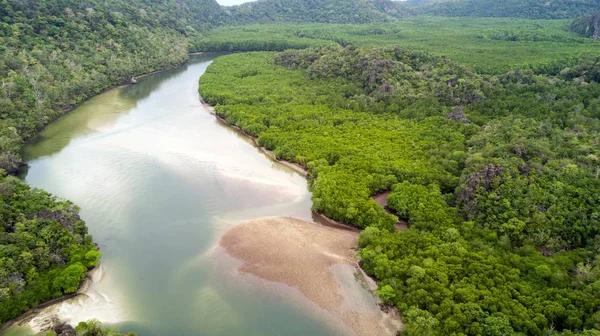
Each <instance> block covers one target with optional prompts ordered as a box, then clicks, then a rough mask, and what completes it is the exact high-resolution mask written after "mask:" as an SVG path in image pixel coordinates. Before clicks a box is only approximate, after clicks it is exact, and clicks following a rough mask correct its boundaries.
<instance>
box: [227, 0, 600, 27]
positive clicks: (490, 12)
mask: <svg viewBox="0 0 600 336" xmlns="http://www.w3.org/2000/svg"><path fill="white" fill-rule="evenodd" d="M598 11H600V3H598V2H597V1H595V0H552V1H547V0H452V1H449V0H409V1H391V0H356V1H347V0H310V1H306V0H258V1H254V2H250V3H245V4H241V5H238V6H231V7H226V8H225V17H226V20H227V23H228V24H233V25H240V24H254V23H274V22H283V23H290V22H313V23H369V22H384V21H390V20H393V19H394V18H403V17H407V16H418V15H434V16H451V17H514V18H528V19H573V18H576V17H579V16H582V15H588V14H590V13H595V12H598Z"/></svg>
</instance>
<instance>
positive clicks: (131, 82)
mask: <svg viewBox="0 0 600 336" xmlns="http://www.w3.org/2000/svg"><path fill="white" fill-rule="evenodd" d="M137 82H138V81H137V79H135V77H131V81H129V84H137Z"/></svg>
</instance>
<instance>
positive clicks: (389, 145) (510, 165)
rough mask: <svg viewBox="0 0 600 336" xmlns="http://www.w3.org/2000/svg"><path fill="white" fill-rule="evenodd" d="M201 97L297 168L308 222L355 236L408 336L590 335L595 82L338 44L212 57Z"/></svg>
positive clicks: (596, 227)
mask: <svg viewBox="0 0 600 336" xmlns="http://www.w3.org/2000/svg"><path fill="white" fill-rule="evenodd" d="M569 71H570V70H569ZM200 93H201V95H202V97H203V99H205V100H206V101H207V102H209V103H211V104H213V105H216V112H217V114H218V115H219V116H221V117H223V118H225V119H227V120H228V121H229V122H230V123H232V124H235V125H237V126H240V127H241V128H242V129H243V130H244V131H245V132H246V133H248V134H250V135H252V136H255V137H257V138H258V142H259V144H260V145H261V146H264V147H266V148H267V149H269V150H272V151H273V152H274V153H275V154H276V155H277V157H278V158H280V159H284V160H288V161H293V162H296V163H299V164H301V165H303V166H305V167H306V168H307V169H308V171H309V179H310V188H311V190H312V197H313V209H314V210H315V211H318V212H322V213H324V214H325V215H327V216H329V217H331V218H333V219H336V220H338V221H342V222H346V223H350V224H353V225H356V226H358V227H361V228H365V230H364V231H363V232H362V233H361V236H360V240H359V247H360V251H359V256H360V258H361V264H362V266H363V268H364V269H365V270H366V271H367V272H368V273H369V274H371V275H373V276H374V277H375V278H376V279H378V281H379V288H380V289H379V292H378V294H379V296H380V297H381V298H382V299H383V300H384V301H385V302H386V303H389V304H391V305H394V306H396V307H398V308H399V309H400V311H401V312H403V316H404V320H405V323H406V324H405V330H404V332H405V333H406V334H407V335H482V334H483V335H506V334H511V335H559V334H561V335H572V334H573V333H585V334H587V335H597V334H598V330H599V329H600V324H598V316H599V315H600V296H598V295H597V293H598V290H597V289H598V288H599V287H598V286H600V268H599V265H598V262H599V260H600V259H599V256H598V254H597V251H598V246H599V245H598V242H599V241H600V221H599V220H598V219H599V218H600V214H599V213H598V209H599V208H600V197H599V195H600V179H598V174H600V173H599V172H600V161H597V160H596V158H597V157H598V156H599V155H600V152H599V149H598V148H599V147H598V146H597V144H598V141H599V140H598V139H599V138H598V134H599V133H598V130H599V129H600V120H599V117H600V114H598V113H599V112H598V111H599V110H598V108H599V106H600V101H599V100H598V99H599V98H598V97H600V84H598V83H597V82H594V81H590V82H587V81H585V82H584V81H582V80H581V79H580V78H573V77H571V76H569V75H568V71H562V72H561V73H560V74H558V75H557V76H544V75H535V74H534V73H533V72H532V71H530V70H529V71H528V70H523V71H518V70H517V71H510V72H508V73H504V74H498V75H480V74H477V73H476V72H475V71H473V70H472V69H470V68H469V67H466V66H464V65H461V64H458V63H455V62H453V61H450V60H448V59H446V58H441V57H438V56H435V55H432V54H429V53H424V52H414V51H410V50H406V49H403V48H400V47H387V48H381V47H355V46H347V47H339V46H337V47H321V48H314V49H306V50H299V51H286V52H283V53H277V54H274V53H250V54H236V55H231V56H224V57H221V58H219V59H217V60H215V61H214V62H213V64H212V65H211V66H210V67H209V68H208V69H207V72H206V74H205V75H204V76H203V77H202V78H201V79H200ZM387 190H391V191H392V192H391V194H390V196H389V198H388V207H389V208H390V209H391V210H393V211H394V212H395V214H396V215H397V216H399V217H401V218H404V219H407V220H408V222H409V223H410V229H408V230H406V231H396V230H394V229H393V224H394V223H395V222H396V220H397V219H396V218H395V216H393V215H390V214H388V213H386V212H385V211H384V210H383V208H381V207H380V206H379V205H377V204H376V203H375V202H374V201H373V200H372V199H371V196H373V195H376V194H378V193H380V192H383V191H387Z"/></svg>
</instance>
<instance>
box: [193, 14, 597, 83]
mask: <svg viewBox="0 0 600 336" xmlns="http://www.w3.org/2000/svg"><path fill="white" fill-rule="evenodd" d="M569 24H570V21H568V20H552V21H550V20H523V19H503V18H486V19H481V18H444V17H414V18H412V17H411V18H403V19H402V20H397V21H392V22H385V23H377V24H361V25H354V24H353V25H350V24H344V25H336V24H310V25H309V24H277V25H250V26H239V27H221V28H218V29H215V30H213V31H211V32H209V33H207V34H205V35H204V36H202V37H201V38H192V42H191V44H192V47H191V48H192V50H195V51H281V50H284V49H303V48H306V47H316V46H328V45H333V44H339V45H342V46H346V45H350V44H352V45H355V46H399V47H401V48H405V49H410V50H423V51H428V52H430V53H432V54H434V55H437V56H441V57H448V58H450V59H452V60H454V61H456V62H459V63H461V64H465V65H468V66H470V67H471V68H473V69H474V70H476V71H477V72H478V73H486V74H501V73H504V72H507V71H509V70H517V69H532V70H534V71H536V73H545V74H552V75H555V74H558V73H559V72H560V71H561V70H563V69H564V68H565V67H572V66H574V65H576V64H578V63H579V62H581V61H582V60H584V59H585V58H586V56H591V58H596V57H598V56H600V48H599V46H600V41H593V40H590V39H587V38H585V37H582V36H579V35H577V34H576V33H573V32H569Z"/></svg>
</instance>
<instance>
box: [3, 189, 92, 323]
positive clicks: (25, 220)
mask: <svg viewBox="0 0 600 336" xmlns="http://www.w3.org/2000/svg"><path fill="white" fill-rule="evenodd" d="M0 209H1V210H0V223H1V224H2V225H0V322H4V321H6V320H8V319H10V318H13V317H15V316H17V315H19V314H20V313H22V312H24V311H26V310H27V309H29V308H31V307H34V306H36V305H39V304H40V303H42V302H44V301H48V300H49V299H52V298H54V297H57V296H60V295H62V294H66V293H73V292H75V291H76V290H77V288H78V287H79V283H80V282H81V280H82V279H83V278H84V277H85V274H86V273H87V270H88V269H89V268H92V267H94V266H96V265H97V264H98V259H99V258H100V256H101V254H100V252H98V251H97V247H96V246H95V245H94V244H93V242H92V238H91V237H90V236H89V235H88V234H87V228H86V226H85V224H84V223H83V221H81V219H80V218H79V215H78V214H77V208H76V207H75V206H74V205H73V204H71V203H69V202H66V201H61V200H58V199H56V198H54V197H52V196H50V195H49V194H48V193H46V192H44V191H41V190H37V189H31V188H29V187H28V186H27V185H26V184H24V183H23V182H21V181H19V180H18V179H16V178H14V177H1V178H0Z"/></svg>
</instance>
